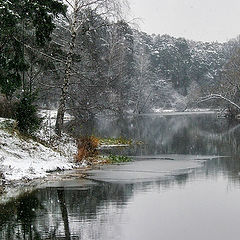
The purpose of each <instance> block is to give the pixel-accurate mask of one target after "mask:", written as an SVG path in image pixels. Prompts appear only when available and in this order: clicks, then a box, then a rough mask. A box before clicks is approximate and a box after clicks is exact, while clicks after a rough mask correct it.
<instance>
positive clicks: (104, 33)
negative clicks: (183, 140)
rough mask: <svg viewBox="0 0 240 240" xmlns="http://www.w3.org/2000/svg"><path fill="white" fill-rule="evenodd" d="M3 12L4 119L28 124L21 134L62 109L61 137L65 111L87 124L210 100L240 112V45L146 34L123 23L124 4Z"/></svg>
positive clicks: (27, 5) (35, 4) (5, 8)
mask: <svg viewBox="0 0 240 240" xmlns="http://www.w3.org/2000/svg"><path fill="white" fill-rule="evenodd" d="M0 6H1V7H0V20H1V23H2V24H1V29H0V31H1V32H0V90H1V98H0V101H1V104H0V116H1V117H13V118H17V119H21V120H22V119H25V120H24V122H21V120H19V121H20V122H21V123H19V124H21V125H22V128H23V130H26V131H29V129H25V126H27V125H29V124H27V123H26V122H25V121H28V120H29V119H30V120H31V121H32V123H33V126H35V125H37V124H38V121H37V120H36V119H34V117H31V114H32V115H34V114H35V113H36V111H37V109H39V108H40V109H57V110H58V115H57V121H56V132H57V133H58V134H59V135H61V131H62V125H63V116H64V114H65V112H67V113H70V114H71V115H73V116H74V117H75V118H76V119H78V120H80V121H85V120H87V119H89V118H91V117H93V116H95V115H96V114H99V113H101V114H118V115H122V114H125V113H134V114H139V113H145V112H153V111H154V110H156V109H175V110H179V111H182V110H185V109H186V108H188V107H197V104H196V102H197V101H198V99H201V98H202V97H205V96H210V98H209V99H211V96H213V98H218V97H217V96H221V97H222V96H224V97H225V98H227V99H228V100H229V101H230V102H234V103H235V104H236V105H237V106H238V103H239V100H238V95H239V79H238V78H239V70H238V69H239V65H240V50H239V47H240V39H239V38H236V39H232V40H230V41H228V42H225V43H218V42H196V41H192V40H187V39H184V38H176V37H172V36H169V35H166V34H163V35H161V34H153V35H148V34H146V33H144V32H142V31H140V30H139V29H138V28H137V27H134V26H133V24H132V23H130V22H127V21H126V20H125V19H124V17H123V15H124V14H123V9H124V2H123V1H115V0H92V1H91V0H72V1H57V0H48V1H44V2H42V1H40V0H38V1H28V0H23V1H20V2H19V1H17V0H9V1H6V0H2V1H1V5H0ZM214 94H215V95H214ZM216 94H218V95H216ZM214 96H215V97H214ZM207 100H208V98H207ZM205 105H206V104H205ZM223 106H225V105H223V104H221V107H223ZM215 107H216V105H215ZM218 107H219V106H218ZM26 109H28V111H26ZM26 112H28V113H26ZM26 114H28V115H27V116H26ZM30 125H31V124H30ZM30 130H34V127H33V129H30Z"/></svg>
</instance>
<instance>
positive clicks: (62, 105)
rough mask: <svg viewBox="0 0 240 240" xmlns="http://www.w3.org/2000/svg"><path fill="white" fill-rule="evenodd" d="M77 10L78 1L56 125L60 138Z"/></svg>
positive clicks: (71, 60)
mask: <svg viewBox="0 0 240 240" xmlns="http://www.w3.org/2000/svg"><path fill="white" fill-rule="evenodd" d="M77 9H78V6H77V1H75V9H74V13H73V22H72V26H71V29H70V30H71V41H70V43H69V51H68V54H67V61H66V64H65V73H64V81H63V86H62V88H61V97H60V100H59V106H58V112H57V119H56V125H55V132H56V134H57V135H58V136H60V137H61V135H62V129H63V119H64V114H65V111H66V100H67V95H68V89H69V81H70V76H71V68H72V62H73V53H74V48H75V44H76V35H77V13H78V10H77Z"/></svg>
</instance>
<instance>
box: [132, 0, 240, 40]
mask: <svg viewBox="0 0 240 240" xmlns="http://www.w3.org/2000/svg"><path fill="white" fill-rule="evenodd" d="M129 3H130V7H131V13H132V17H139V18H141V19H142V21H138V24H139V26H140V28H141V30H143V31H145V32H147V33H149V34H151V33H156V34H158V33H159V34H165V33H167V34H170V35H173V36H176V37H185V38H188V39H193V40H202V41H220V42H223V41H226V40H229V39H231V38H234V37H237V36H238V35H239V34H240V0H129Z"/></svg>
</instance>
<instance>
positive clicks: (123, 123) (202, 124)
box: [71, 114, 240, 156]
mask: <svg viewBox="0 0 240 240" xmlns="http://www.w3.org/2000/svg"><path fill="white" fill-rule="evenodd" d="M71 124H72V125H74V123H71ZM72 125H71V126H72ZM71 132H72V133H73V134H74V135H75V136H78V135H79V134H87V135H90V134H94V135H97V136H101V137H120V136H122V137H125V138H131V139H136V140H142V141H144V142H145V143H146V145H145V146H142V147H141V148H140V147H138V146H135V147H132V148H131V149H126V150H125V153H126V154H128V155H155V154H170V153H171V154H174V153H176V154H193V155H196V154H200V155H230V156H232V155H238V153H239V150H240V149H239V146H240V142H239V141H240V125H230V124H229V123H228V122H227V121H226V120H225V119H217V117H216V115H215V114H202V115H198V114H193V115H182V116H181V115H179V116H160V115H145V116H139V117H133V116H130V117H128V118H125V119H121V118H120V119H119V118H114V117H105V118H104V117H102V118H98V119H95V120H93V121H91V122H88V124H87V125H85V126H84V128H79V127H78V126H77V125H76V126H75V128H74V130H73V129H72V131H71Z"/></svg>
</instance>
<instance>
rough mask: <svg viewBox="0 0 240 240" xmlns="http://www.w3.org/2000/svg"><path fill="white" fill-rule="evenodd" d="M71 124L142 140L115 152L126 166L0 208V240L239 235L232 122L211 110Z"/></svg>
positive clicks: (236, 136)
mask: <svg viewBox="0 0 240 240" xmlns="http://www.w3.org/2000/svg"><path fill="white" fill-rule="evenodd" d="M72 129H73V130H74V131H75V134H78V133H79V132H81V133H83V134H95V135H98V136H102V137H119V136H122V137H125V138H131V139H135V140H141V141H143V142H144V143H145V144H143V145H140V146H139V145H135V146H133V147H131V148H127V149H116V150H115V152H116V154H118V153H119V154H120V153H121V154H126V155H128V156H132V157H133V159H134V161H133V162H132V163H128V164H124V165H117V166H107V167H106V166H105V167H102V168H101V169H99V170H98V169H97V170H94V171H92V172H90V173H89V177H88V179H84V180H81V179H78V178H73V179H68V180H63V181H61V182H57V183H49V184H48V185H44V186H41V187H39V189H37V190H35V191H34V192H32V193H28V194H23V195H21V196H20V197H19V198H17V199H14V200H13V201H11V202H8V203H7V204H3V205H0V239H83V240H146V239H150V240H159V239H163V240H175V239H178V240H198V239H199V240H200V239H201V240H202V239H204V240H215V239H216V240H226V239H227V240H235V239H238V238H239V236H240V228H239V225H240V204H239V201H240V158H239V153H240V149H239V141H240V126H239V125H234V124H233V125H232V124H229V123H228V122H227V121H226V120H224V119H217V118H216V115H214V114H178V115H142V116H139V117H127V118H124V119H117V118H114V117H101V118H98V119H96V120H94V121H92V122H91V123H90V122H89V123H88V124H87V125H83V126H78V128H76V127H75V128H72ZM106 151H108V150H106Z"/></svg>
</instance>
